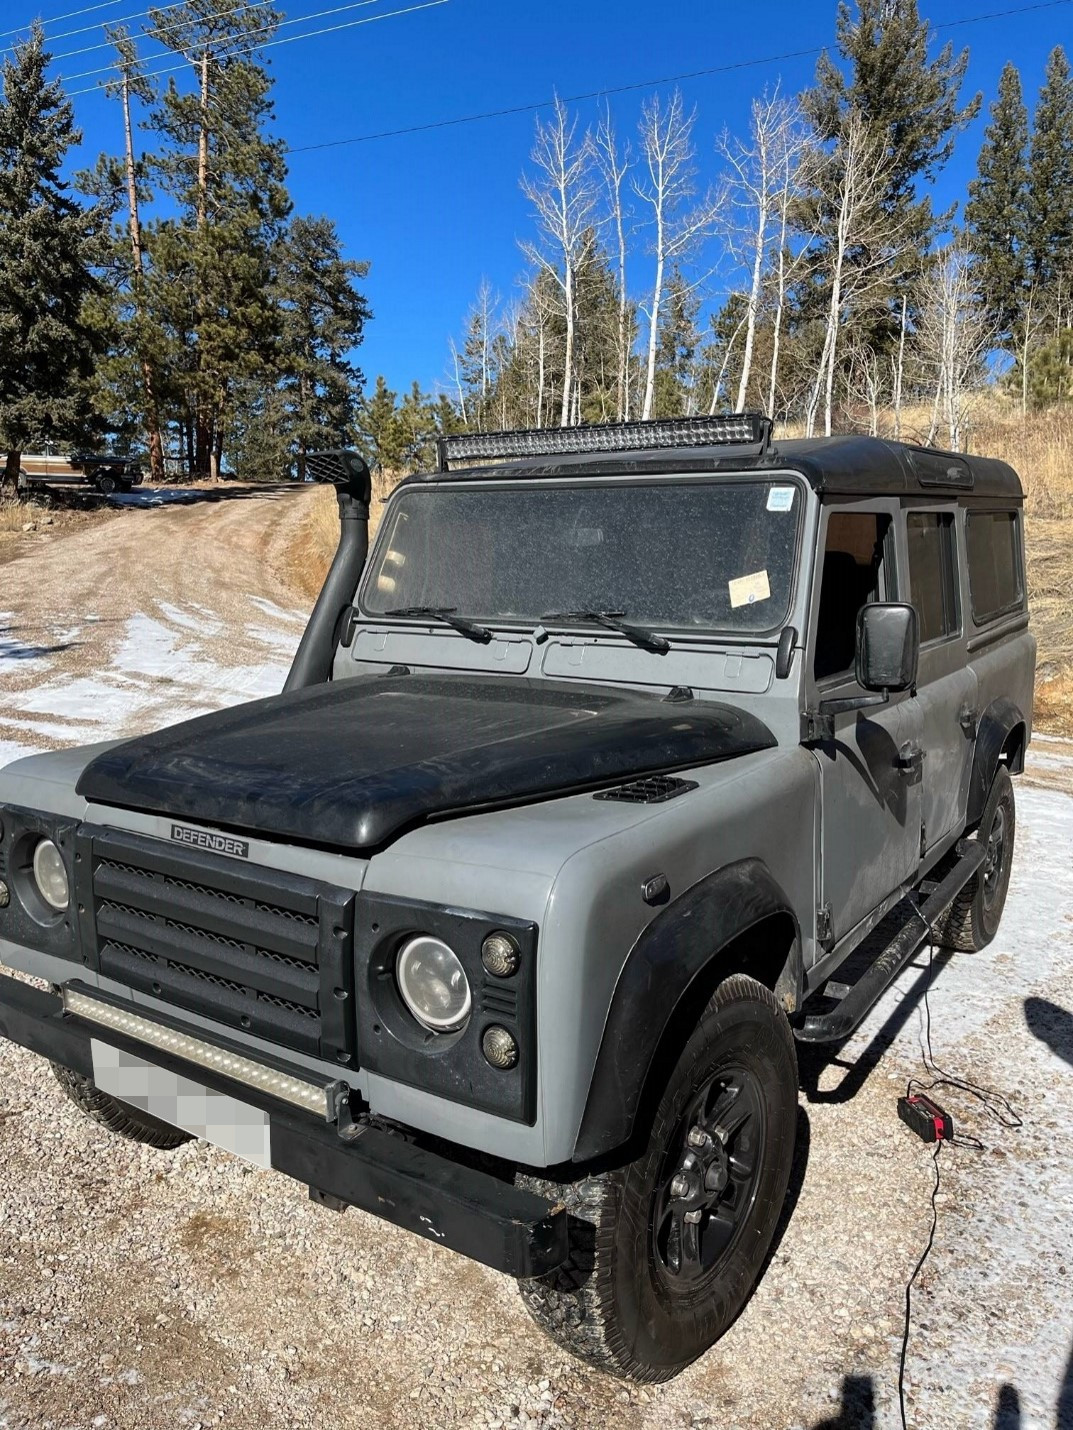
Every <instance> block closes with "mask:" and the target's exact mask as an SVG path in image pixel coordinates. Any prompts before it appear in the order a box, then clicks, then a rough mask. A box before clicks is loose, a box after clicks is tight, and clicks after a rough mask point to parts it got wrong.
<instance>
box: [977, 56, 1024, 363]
mask: <svg viewBox="0 0 1073 1430" xmlns="http://www.w3.org/2000/svg"><path fill="white" fill-rule="evenodd" d="M1027 145H1028V114H1027V112H1026V110H1025V106H1024V101H1023V100H1022V98H1021V76H1020V75H1019V74H1018V72H1017V67H1016V66H1015V65H1014V64H1013V63H1012V62H1011V63H1008V64H1007V65H1006V66H1005V68H1004V69H1003V71H1002V74H1001V76H1000V77H999V87H998V97H997V99H996V100H995V102H994V104H993V105H992V106H991V123H990V124H989V125H988V127H987V132H986V134H985V135H984V143H983V148H982V149H981V150H980V158H979V161H978V163H977V166H976V178H975V179H973V180H972V181H971V183H970V184H969V202H968V204H967V205H966V207H965V223H966V227H967V229H968V233H969V247H970V251H971V253H972V254H973V257H974V260H975V262H974V268H975V277H976V282H977V284H978V286H979V289H980V293H981V295H982V297H983V300H984V304H985V307H986V309H987V314H988V318H989V320H990V323H991V326H992V328H993V329H994V331H995V332H996V333H997V334H1001V335H1002V337H1003V338H1004V339H1005V340H1006V341H1009V340H1010V339H1011V337H1012V336H1013V334H1014V333H1015V332H1016V330H1017V328H1018V326H1019V325H1020V323H1021V320H1022V314H1023V309H1024V302H1025V283H1026V280H1027V276H1028V270H1027V257H1026V240H1027V237H1028V223H1027V217H1026V196H1027V191H1028V169H1027V166H1026V162H1025V160H1026V154H1025V151H1026V148H1027Z"/></svg>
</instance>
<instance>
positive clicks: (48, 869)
mask: <svg viewBox="0 0 1073 1430" xmlns="http://www.w3.org/2000/svg"><path fill="white" fill-rule="evenodd" d="M34 883H35V884H36V885H37V892H38V893H39V894H40V895H41V897H42V898H43V899H44V901H45V903H46V904H48V906H49V908H52V909H58V910H59V911H60V912H61V913H62V912H63V910H64V909H65V908H66V907H67V905H68V903H69V902H70V899H71V890H70V886H69V885H68V883H67V870H66V868H65V867H64V863H63V856H62V855H61V854H60V851H59V850H58V849H57V848H56V846H55V844H53V842H52V840H51V839H42V840H41V843H40V844H39V845H38V846H37V848H36V849H35V850H34Z"/></svg>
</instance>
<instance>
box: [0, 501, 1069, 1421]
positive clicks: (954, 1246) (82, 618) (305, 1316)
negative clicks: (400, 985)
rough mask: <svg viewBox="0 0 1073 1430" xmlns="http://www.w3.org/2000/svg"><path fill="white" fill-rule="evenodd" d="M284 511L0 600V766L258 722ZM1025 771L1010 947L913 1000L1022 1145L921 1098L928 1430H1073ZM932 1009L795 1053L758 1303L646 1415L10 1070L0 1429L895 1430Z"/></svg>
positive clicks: (1050, 1048) (1064, 842)
mask: <svg viewBox="0 0 1073 1430" xmlns="http://www.w3.org/2000/svg"><path fill="white" fill-rule="evenodd" d="M304 500H305V498H304V497H303V496H301V495H298V496H296V495H294V494H287V493H274V494H270V495H267V496H264V497H252V498H249V499H233V500H224V501H220V502H215V503H212V504H208V505H199V504H198V505H191V506H179V507H167V508H164V509H161V510H134V511H127V512H124V513H123V514H122V515H119V516H116V517H115V518H113V519H110V520H108V521H106V522H104V523H102V524H101V525H99V526H94V527H92V528H88V529H85V530H81V531H79V532H77V533H76V534H73V535H60V536H55V537H48V536H42V537H35V538H34V544H33V545H32V546H30V547H29V548H28V549H27V550H25V551H24V552H23V554H22V555H20V556H18V557H17V558H16V559H14V560H12V561H9V562H8V563H7V564H6V565H3V566H0V762H2V761H3V760H4V759H7V758H12V757H13V756H14V755H15V754H17V753H19V752H20V751H21V750H29V749H39V748H47V747H55V746H58V745H64V744H71V743H76V742H80V741H84V740H89V739H96V738H103V737H105V736H107V735H110V734H118V733H123V732H126V733H138V732H141V731H143V730H147V729H150V728H152V727H153V726H156V725H159V724H163V723H166V722H169V721H172V720H175V719H178V718H182V717H184V716H187V715H190V714H194V713H196V712H198V711H201V710H205V709H209V708H213V707H214V706H217V705H221V704H224V703H229V702H231V701H234V700H238V699H244V698H249V697H251V696H254V695H258V694H262V693H269V692H270V691H272V690H273V689H278V688H279V685H280V683H281V682H282V677H283V672H284V670H285V668H286V664H287V661H288V658H289V656H290V653H291V651H292V650H293V648H294V646H295V645H296V643H297V639H298V636H299V633H300V630H301V619H302V612H301V611H296V610H295V609H294V608H295V606H296V605H297V604H298V602H297V598H296V597H295V596H294V595H293V594H292V592H291V591H290V590H289V589H288V588H287V587H286V586H285V585H284V583H283V581H282V579H281V578H280V577H278V576H277V575H276V574H275V573H276V572H277V571H282V570H283V569H285V563H284V559H283V557H284V552H285V550H286V546H287V543H288V541H289V540H290V539H291V538H292V536H293V533H294V531H295V529H296V523H297V522H298V521H299V519H300V516H301V511H302V503H303V501H304ZM1032 754H1033V759H1032V770H1031V773H1030V776H1029V778H1028V779H1026V780H1025V781H1022V782H1021V784H1020V786H1019V788H1018V817H1019V827H1018V855H1017V860H1016V863H1015V867H1014V875H1013V881H1012V884H1011V889H1010V897H1009V903H1008V905H1007V910H1006V917H1005V920H1004V923H1003V927H1002V931H1001V934H1000V937H999V938H998V940H997V941H996V943H995V944H994V945H993V946H992V948H991V949H989V950H988V951H987V952H986V953H984V954H982V955H978V956H976V957H969V956H964V955H960V956H955V957H954V958H951V959H944V960H942V961H941V962H940V960H938V959H937V960H936V967H935V970H934V981H933V983H932V991H931V995H930V1000H929V1001H930V1009H931V1023H932V1042H933V1047H934V1053H935V1057H936V1059H937V1060H938V1062H939V1063H940V1064H941V1065H942V1066H943V1067H944V1068H945V1069H947V1070H949V1071H950V1072H951V1073H954V1074H956V1075H958V1076H959V1077H962V1078H971V1079H972V1080H974V1081H975V1082H978V1083H984V1084H987V1085H988V1086H991V1087H994V1088H997V1089H1000V1090H1001V1091H1002V1092H1003V1093H1004V1094H1005V1095H1006V1096H1008V1097H1009V1098H1010V1100H1011V1101H1012V1103H1013V1105H1014V1107H1015V1108H1016V1110H1017V1112H1018V1114H1019V1116H1020V1118H1021V1119H1022V1120H1023V1126H1022V1127H1021V1128H1020V1129H1017V1130H1013V1131H1006V1130H1003V1129H1002V1128H1000V1127H999V1126H998V1124H996V1123H994V1122H992V1121H990V1120H989V1118H988V1116H987V1114H986V1112H985V1110H984V1109H983V1108H982V1107H981V1105H980V1104H979V1103H978V1102H977V1101H976V1100H975V1099H973V1098H972V1097H970V1096H968V1095H966V1094H961V1093H957V1092H953V1091H951V1092H946V1091H944V1092H943V1093H942V1095H941V1096H942V1100H943V1101H944V1102H945V1103H946V1105H947V1106H948V1107H949V1108H950V1110H951V1111H952V1112H953V1113H954V1115H955V1118H956V1119H957V1120H958V1121H959V1125H961V1126H963V1127H964V1128H965V1130H967V1131H971V1132H972V1133H974V1134H975V1135H976V1136H978V1137H979V1138H980V1139H981V1140H982V1141H983V1143H984V1146H985V1150H984V1151H983V1152H975V1153H974V1152H971V1151H969V1150H967V1149H945V1150H944V1151H943V1153H942V1155H941V1159H940V1171H941V1176H942V1183H941V1188H940V1194H939V1198H938V1229H937V1234H936V1239H935V1246H934V1250H933V1252H932V1254H931V1257H930V1259H929V1260H928V1262H927V1264H926V1266H925V1268H924V1271H923V1272H922V1274H921V1277H920V1280H919V1282H918V1289H917V1291H916V1293H915V1296H914V1317H913V1334H912V1339H911V1341H910V1347H909V1358H908V1386H909V1388H908V1417H909V1423H910V1425H911V1426H915V1427H921V1430H963V1427H970V1426H973V1427H974V1426H981V1427H988V1428H989V1430H997V1427H1001V1430H1030V1427H1040V1430H1042V1427H1054V1426H1070V1427H1073V1375H1071V1373H1070V1372H1068V1371H1067V1361H1068V1359H1069V1356H1070V1340H1071V1337H1073V1246H1071V1245H1070V1234H1069V1227H1070V1218H1071V1213H1073V1110H1071V1109H1073V958H1071V954H1073V912H1071V910H1073V897H1071V895H1073V869H1071V859H1070V849H1071V848H1073V797H1071V795H1073V746H1071V745H1068V744H1064V743H1063V742H1059V741H1038V742H1036V743H1035V744H1034V745H1033V751H1032ZM928 977H929V974H928V968H927V956H926V955H924V956H922V957H921V958H920V959H918V960H917V962H916V964H915V965H914V966H913V967H912V968H910V969H909V970H907V971H906V973H905V974H904V975H903V977H902V979H901V980H900V982H899V985H898V987H897V988H896V989H894V990H892V991H891V992H890V993H888V995H887V997H886V998H885V999H884V1000H883V1002H882V1004H881V1005H880V1007H879V1008H878V1009H877V1010H876V1011H875V1012H874V1013H873V1015H872V1016H871V1018H870V1019H869V1021H868V1023H867V1024H866V1025H865V1027H864V1028H863V1029H862V1030H861V1031H860V1032H859V1033H858V1034H857V1035H856V1036H855V1037H854V1039H853V1040H852V1042H851V1043H850V1044H849V1046H848V1047H847V1048H845V1049H844V1050H842V1052H841V1053H840V1054H839V1056H838V1058H837V1060H835V1061H833V1062H832V1061H826V1060H825V1059H823V1058H822V1057H816V1056H815V1055H814V1054H812V1053H810V1052H808V1051H807V1050H805V1051H804V1052H803V1055H802V1082H803V1086H804V1089H805V1090H804V1091H803V1092H802V1096H801V1109H800V1117H799V1121H800V1138H799V1147H800V1155H799V1158H798V1168H797V1173H796V1176H795V1182H794V1195H795V1196H796V1198H797V1200H796V1206H795V1207H794V1210H793V1215H792V1217H791V1218H790V1219H789V1222H788V1224H787V1225H786V1227H785V1230H784V1234H783V1236H782V1239H781V1241H780V1243H779V1245H778V1248H777V1250H776V1252H775V1255H774V1258H773V1260H772V1263H771V1266H770V1269H769V1271H768V1274H767V1276H766V1277H765V1279H764V1281H763V1283H762V1284H761V1287H760V1289H759V1291H758V1292H757V1294H756V1296H755V1297H754V1298H753V1300H752V1302H751V1303H750V1305H749V1307H748V1308H747V1309H746V1311H745V1313H744V1314H743V1315H742V1317H741V1318H740V1320H739V1321H738V1322H737V1324H736V1325H735V1326H734V1327H733V1328H732V1330H731V1331H730V1333H729V1334H728V1335H727V1336H726V1337H725V1339H724V1340H723V1341H722V1343H721V1344H720V1345H719V1346H718V1347H717V1348H716V1349H715V1350H714V1351H712V1352H711V1353H709V1354H708V1355H707V1356H706V1357H704V1359H703V1360H701V1361H700V1362H699V1363H698V1364H697V1365H696V1366H694V1367H692V1368H691V1369H690V1370H689V1371H687V1372H686V1373H685V1374H684V1375H682V1376H681V1377H680V1378H679V1379H678V1380H677V1381H675V1382H673V1383H672V1384H671V1385H669V1386H664V1387H658V1388H652V1389H641V1388H638V1387H635V1386H626V1385H624V1384H621V1383H619V1382H616V1381H612V1380H610V1379H608V1378H606V1377H603V1376H601V1375H598V1374H596V1373H593V1372H590V1371H589V1370H587V1369H586V1368H584V1367H582V1366H580V1365H578V1364H577V1363H575V1362H573V1361H572V1360H571V1359H570V1358H569V1357H568V1356H567V1355H566V1354H565V1353H563V1352H561V1351H559V1350H558V1349H557V1348H556V1347H554V1346H553V1345H551V1344H550V1343H549V1342H548V1341H546V1340H544V1339H543V1337H542V1336H541V1335H540V1334H539V1333H538V1332H537V1330H536V1329H535V1327H533V1326H532V1324H531V1323H530V1322H529V1320H528V1318H527V1317H526V1316H525V1315H524V1313H523V1312H522V1310H521V1306H520V1303H519V1301H518V1298H517V1295H516V1293H515V1290H514V1287H513V1286H512V1284H511V1283H510V1282H509V1281H507V1280H505V1279H503V1278H501V1277H499V1276H497V1275H496V1274H495V1273H493V1272H491V1271H487V1270H485V1269H484V1268H483V1267H480V1266H477V1265H475V1264H472V1263H469V1262H466V1261H463V1260H461V1259H460V1258H457V1257H454V1256H452V1255H450V1254H448V1253H446V1252H443V1251H440V1250H438V1249H437V1248H436V1247H435V1246H432V1245H430V1244H428V1243H426V1242H423V1241H419V1240H417V1239H415V1238H413V1237H411V1236H409V1235H407V1234H406V1233H404V1232H400V1231H396V1230H395V1229H394V1228H392V1227H390V1226H388V1225H387V1224H386V1223H382V1222H379V1221H377V1220H375V1219H374V1218H372V1217H369V1216H366V1215H364V1214H362V1213H358V1212H354V1211H350V1212H347V1213H346V1214H344V1215H337V1214H334V1213H332V1212H329V1211H327V1210H324V1209H323V1208H320V1207H316V1206H314V1205H312V1204H311V1203H309V1202H308V1201H307V1200H306V1199H305V1195H304V1193H303V1190H302V1188H301V1187H300V1186H298V1185H297V1184H296V1183H294V1182H291V1181H288V1180H286V1179H284V1178H282V1177H279V1176H276V1175H275V1174H272V1173H265V1172H259V1171H255V1170H253V1169H251V1168H248V1167H246V1166H244V1165H243V1164H241V1163H240V1162H238V1161H236V1160H234V1159H233V1158H231V1157H229V1156H227V1155H225V1154H224V1153H221V1152H217V1151H215V1150H214V1149H212V1148H210V1147H208V1146H206V1145H204V1144H200V1143H197V1144H189V1145H187V1146H185V1147H183V1148H182V1149H180V1150H179V1151H178V1152H175V1153H170V1154H163V1153H157V1152H153V1151H150V1150H148V1149H144V1148H140V1147H137V1146H134V1145H133V1144H128V1143H125V1142H121V1141H118V1140H116V1139H113V1138H111V1137H109V1136H108V1135H107V1134H106V1133H104V1132H103V1131H102V1130H100V1129H98V1128H97V1127H95V1126H94V1125H93V1124H90V1123H88V1122H86V1121H85V1120H83V1119H82V1118H81V1117H80V1116H79V1115H78V1114H77V1113H76V1112H75V1110H74V1109H73V1108H72V1107H71V1106H70V1104H68V1103H67V1102H66V1100H65V1099H64V1098H63V1096H62V1095H61V1093H60V1091H59V1088H58V1087H57V1085H56V1084H55V1082H54V1081H53V1079H52V1077H51V1074H50V1073H49V1071H48V1068H47V1067H46V1066H45V1065H44V1064H43V1063H42V1062H40V1061H39V1060H38V1059H36V1058H34V1057H32V1056H31V1055H29V1054H27V1053H24V1052H23V1051H21V1050H19V1049H16V1048H13V1047H11V1046H10V1045H7V1044H0V1166H2V1168H3V1175H2V1177H0V1427H10V1430H14V1427H24V1426H25V1427H33V1430H44V1427H57V1430H59V1427H72V1430H73V1427H79V1430H81V1427H89V1426H92V1427H100V1430H106V1427H108V1430H110V1427H120V1426H121V1427H126V1428H127V1430H158V1427H160V1430H163V1427H175V1426H187V1427H194V1426H199V1425H200V1426H201V1427H204V1430H207V1427H209V1426H216V1425H225V1426H228V1427H234V1430H239V1427H249V1430H276V1427H282V1426H301V1427H318V1430H320V1427H329V1428H330V1430H336V1427H338V1430H350V1427H382V1426H396V1425H398V1426H407V1427H409V1426H413V1425H420V1426H426V1425H427V1426H436V1427H438V1426H463V1425H464V1426H470V1425H477V1426H482V1425H492V1426H496V1425H509V1426H518V1425H548V1426H596V1425H606V1424H608V1423H610V1424H614V1425H616V1426H622V1427H634V1426H636V1427H641V1426H645V1427H663V1426H677V1425H682V1426H688V1425H698V1426H699V1425H708V1426H712V1427H720V1430H730V1427H735V1426H736V1427H739V1428H740V1430H746V1427H748V1430H769V1427H791V1426H800V1427H809V1428H810V1430H819V1427H826V1430H851V1427H861V1430H865V1427H878V1428H879V1430H887V1427H891V1430H893V1427H895V1426H897V1425H898V1424H899V1423H900V1421H899V1415H898V1403H897V1368H898V1353H899V1348H900V1341H901V1331H902V1318H903V1307H904V1289H905V1282H906V1280H907V1278H908V1276H909V1274H910V1272H911V1270H912V1268H913V1266H914V1264H915V1262H916V1260H917V1258H918V1256H919V1254H920V1252H921V1250H922V1249H923V1246H924V1243H925V1240H926V1238H927V1234H928V1230H929V1227H930V1222H931V1211H930V1202H929V1198H930V1195H931V1187H932V1179H933V1163H932V1156H931V1152H930V1150H929V1149H928V1148H926V1147H925V1146H924V1145H923V1144H921V1143H920V1142H917V1141H916V1140H915V1139H914V1138H912V1137H911V1136H910V1134H909V1133H908V1132H907V1130H906V1129H905V1128H904V1127H903V1126H902V1124H901V1123H900V1122H899V1121H898V1119H897V1116H896V1113H895V1099H896V1097H897V1095H898V1093H899V1092H900V1091H902V1090H903V1089H904V1084H905V1081H906V1079H907V1077H909V1076H910V1075H911V1074H915V1073H919V1072H920V1070H921V1052H920V1044H921V1037H922V1030H923V1026H924V1023H923V1018H924V1005H923V1003H922V993H923V990H924V988H925V987H926V986H927V982H928ZM1063 1385H1065V1390H1064V1392H1063V1389H1062V1387H1063ZM1063 1394H1064V1404H1065V1410H1064V1412H1063V1411H1062V1410H1061V1409H1060V1408H1059V1403H1060V1398H1061V1397H1062V1396H1063Z"/></svg>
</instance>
